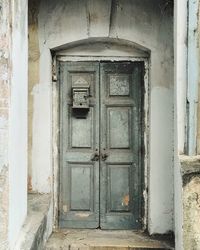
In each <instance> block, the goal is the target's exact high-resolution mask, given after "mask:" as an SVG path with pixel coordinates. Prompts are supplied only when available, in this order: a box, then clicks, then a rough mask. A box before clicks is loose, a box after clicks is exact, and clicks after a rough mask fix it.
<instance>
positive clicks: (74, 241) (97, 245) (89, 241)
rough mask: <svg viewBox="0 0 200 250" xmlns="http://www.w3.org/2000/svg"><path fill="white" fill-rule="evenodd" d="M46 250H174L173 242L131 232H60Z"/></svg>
mask: <svg viewBox="0 0 200 250" xmlns="http://www.w3.org/2000/svg"><path fill="white" fill-rule="evenodd" d="M45 249H46V250H56V249H60V250H61V249H63V250H64V249H65V250H115V249H116V250H135V249H137V250H139V249H141V250H144V249H146V250H147V249H157V250H158V249H168V250H172V249H174V247H173V242H171V244H170V242H168V241H165V240H161V239H160V240H159V239H156V238H155V237H149V236H148V235H147V234H145V233H142V232H134V231H131V230H115V231H113V230H98V229H94V230H72V229H71V230H60V231H57V232H54V233H53V234H52V235H51V237H50V238H49V240H48V241H47V244H46V247H45Z"/></svg>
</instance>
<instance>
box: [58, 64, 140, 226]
mask: <svg viewBox="0 0 200 250" xmlns="http://www.w3.org/2000/svg"><path fill="white" fill-rule="evenodd" d="M142 71H143V63H141V62H115V63H98V62H93V63H92V62H73V63H68V62H61V63H60V84H61V88H60V90H61V93H60V109H61V112H60V113H61V119H60V121H61V124H60V126H61V137H60V146H61V160H60V164H61V167H60V169H61V171H60V181H61V189H60V216H59V222H60V227H69V228H98V227H100V228H102V229H139V228H140V227H141V216H142V214H141V211H142V205H141V204H142V176H143V175H142V157H141V154H142V151H141V147H142V141H143V137H142V134H143V133H142V129H141V127H142V123H141V121H142V86H143V80H142V79H143V76H142ZM99 75H100V78H99ZM81 81H82V82H84V81H87V82H88V83H89V84H90V110H89V113H88V114H87V116H86V118H85V119H84V118H81V119H80V118H77V117H76V116H74V113H73V111H72V107H71V105H72V98H71V88H72V84H73V83H74V82H75V83H76V82H79V83H80V82H81ZM99 89H100V92H99Z"/></svg>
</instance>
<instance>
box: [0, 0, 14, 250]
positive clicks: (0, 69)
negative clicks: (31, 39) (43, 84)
mask: <svg viewBox="0 0 200 250" xmlns="http://www.w3.org/2000/svg"><path fill="white" fill-rule="evenodd" d="M9 13H10V5H9V2H8V1H6V0H1V1H0V23H1V25H0V249H7V248H8V205H9V201H8V191H9V190H8V169H9V160H8V134H9V103H10V72H11V70H10V43H11V37H10V34H11V30H10V19H9Z"/></svg>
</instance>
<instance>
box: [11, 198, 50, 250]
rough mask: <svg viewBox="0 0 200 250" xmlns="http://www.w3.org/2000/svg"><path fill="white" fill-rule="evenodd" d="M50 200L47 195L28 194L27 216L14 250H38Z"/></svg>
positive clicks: (44, 228)
mask: <svg viewBox="0 0 200 250" xmlns="http://www.w3.org/2000/svg"><path fill="white" fill-rule="evenodd" d="M50 200H51V197H50V195H48V194H28V214H27V218H26V220H25V223H24V225H23V227H22V229H21V232H20V235H19V238H18V241H17V244H16V246H15V248H14V250H30V249H32V250H35V249H37V250H38V249H40V245H41V244H42V242H41V241H42V240H43V235H44V232H45V230H46V224H47V213H48V211H49V208H50ZM36 247H37V248H36Z"/></svg>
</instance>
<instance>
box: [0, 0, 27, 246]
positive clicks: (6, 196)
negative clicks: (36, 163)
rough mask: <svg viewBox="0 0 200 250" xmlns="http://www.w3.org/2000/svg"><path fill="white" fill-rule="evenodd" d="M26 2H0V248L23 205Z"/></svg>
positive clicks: (11, 235) (10, 241)
mask: <svg viewBox="0 0 200 250" xmlns="http://www.w3.org/2000/svg"><path fill="white" fill-rule="evenodd" d="M26 18H27V2H26V1H25V0H17V1H14V0H13V1H3V0H2V1H0V23H1V25H0V89H1V91H0V249H2V250H3V249H6V250H7V249H9V248H11V249H12V247H13V245H14V243H15V241H16V239H17V236H18V233H19V231H20V228H21V226H22V224H23V222H24V219H25V217H26V202H27V93H28V92H27V85H28V84H27V50H28V48H27V20H26Z"/></svg>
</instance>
